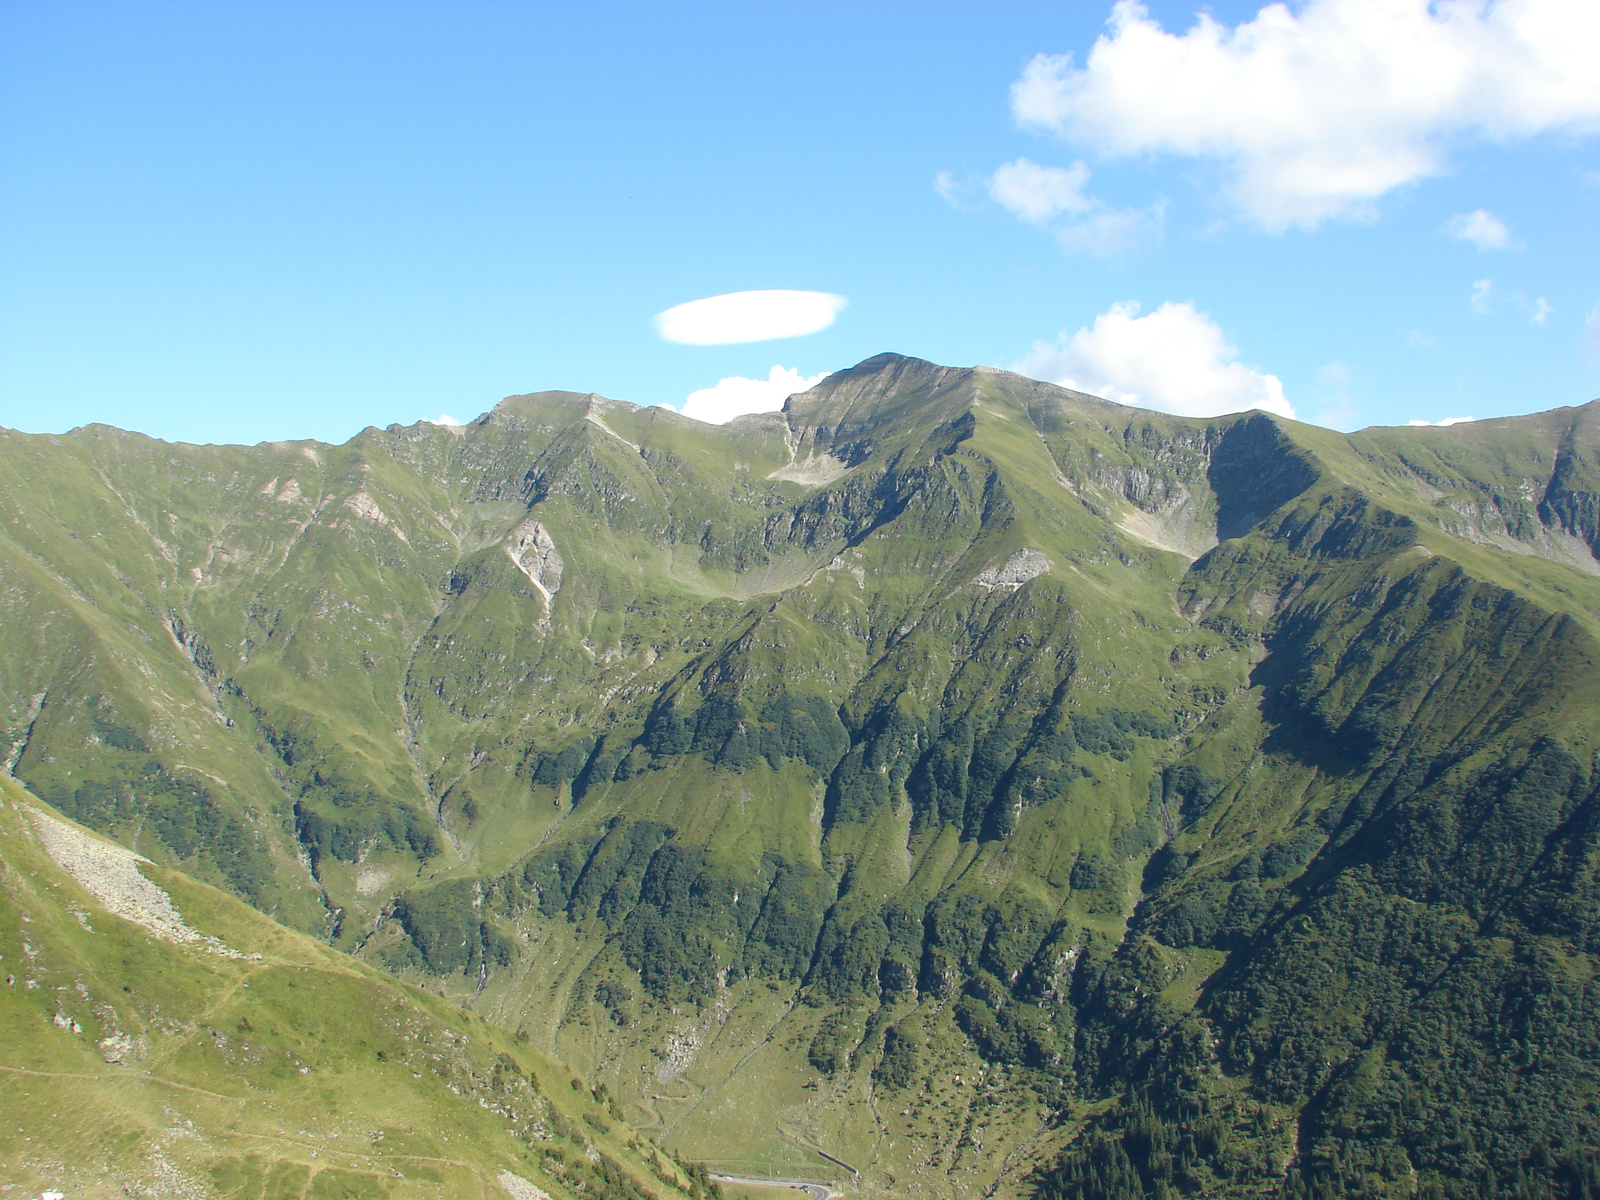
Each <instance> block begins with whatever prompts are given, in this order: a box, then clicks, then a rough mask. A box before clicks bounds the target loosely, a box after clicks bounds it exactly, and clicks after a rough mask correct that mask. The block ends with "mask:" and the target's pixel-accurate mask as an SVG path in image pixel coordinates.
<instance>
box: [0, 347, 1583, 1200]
mask: <svg viewBox="0 0 1600 1200" xmlns="http://www.w3.org/2000/svg"><path fill="white" fill-rule="evenodd" d="M1597 443H1600V416H1597V410H1596V406H1595V405H1589V406H1586V407H1584V408H1581V409H1566V410H1557V411H1556V412H1552V413H1546V414H1540V415H1538V416H1535V417H1528V418H1512V419H1508V420H1504V421H1496V422H1481V423H1478V424H1476V425H1462V426H1455V427H1451V428H1448V429H1415V430H1412V429H1397V430H1369V431H1366V432H1363V433H1360V434H1355V435H1349V436H1346V435H1341V434H1336V433H1332V432H1330V431H1327V430H1320V429H1316V428H1313V427H1308V426H1302V425H1297V424H1295V423H1293V422H1286V421H1281V420H1278V419H1276V418H1273V417H1269V416H1266V415H1263V414H1244V415H1240V416H1237V417H1228V418H1221V419H1216V420H1209V421H1208V420H1186V419H1180V418H1172V417H1166V416H1162V415H1159V414H1155V413H1148V412H1142V411H1139V410H1133V409H1128V408H1124V407H1121V406H1118V405H1114V404H1108V403H1106V402H1104V401H1100V400H1096V399H1094V398H1092V397H1086V396H1081V395H1079V394H1077V393H1072V392H1067V391H1064V390H1062V389H1059V388H1053V387H1050V386H1048V385H1045V384H1039V383H1035V382H1033V381H1030V380H1025V379H1021V378H1020V377H1017V376H1012V375H1008V374H1006V373H1004V372H998V371H992V370H987V369H982V368H979V369H975V370H955V369H950V368H941V367H935V366H933V365H931V364H927V363H921V362H918V361H917V360H911V359H903V358H898V357H895V356H882V357H880V358H878V359H873V360H869V361H868V362H866V363H864V364H861V365H860V366H859V367H857V368H854V369H852V370H850V371H845V372H840V373H838V374H836V375H834V376H831V377H830V378H829V379H828V380H827V381H825V382H824V383H823V384H822V385H821V386H819V387H818V388H816V389H814V390H813V391H811V392H808V393H805V394H803V395H801V396H796V397H794V398H792V399H791V401H790V402H789V405H788V407H787V409H786V410H785V412H784V413H783V414H762V415H759V416H753V417H744V418H740V419H738V420H736V421H734V422H732V423H730V424H729V425H727V426H722V427H709V426H703V425H699V424H697V423H695V422H692V421H689V420H686V419H685V418H682V417H681V416H679V415H677V414H675V413H672V412H670V411H667V410H661V409H638V408H634V407H633V406H630V405H624V404H619V403H616V402H612V401H606V400H602V399H599V398H597V397H593V396H584V395H578V394H572V393H544V394H540V395H535V396H527V397H515V398H512V399H510V400H508V401H505V402H504V403H502V404H501V405H500V406H498V407H497V408H496V409H495V410H494V412H492V413H490V414H488V415H486V416H485V417H484V418H482V419H481V420H479V421H477V422H475V423H473V424H472V425H469V426H467V427H465V428H463V429H453V430H452V429H444V428H440V427H435V426H429V425H418V426H413V427H409V428H400V427H391V428H390V429H389V430H386V431H378V430H369V431H367V432H366V433H364V434H362V435H361V436H360V437H358V438H356V439H354V440H353V441H352V442H350V443H348V444H346V445H344V446H339V447H333V446H324V445H316V444H312V443H293V444H279V445H266V446H260V447H253V448H236V447H188V446H170V445H166V444H162V443H155V442H151V441H149V440H148V439H141V438H138V437H136V436H134V435H128V434H121V433H118V432H116V431H111V430H104V429H91V430H84V431H78V432H75V433H74V434H71V435H67V436H64V437H60V438H33V437H27V436H24V435H19V434H10V435H6V436H5V437H3V438H0V457H3V458H4V460H5V462H6V464H7V466H8V467H9V468H10V470H9V472H8V473H7V474H5V475H4V476H0V505H3V506H4V507H3V509H0V514H3V517H4V519H3V520H0V570H3V572H4V583H5V591H4V602H5V603H6V604H7V606H8V609H7V611H8V620H9V621H10V622H11V625H12V627H13V628H26V629H29V630H30V631H37V633H36V634H34V635H32V636H29V637H28V638H18V639H12V640H11V642H9V643H8V644H6V645H5V646H3V647H0V678H3V679H4V681H5V683H6V693H5V695H6V700H7V702H8V703H9V704H10V705H11V710H10V714H9V716H8V718H7V720H8V721H9V724H10V726H11V728H12V733H11V735H10V738H9V740H10V742H11V745H12V755H13V760H14V768H15V771H16V773H17V775H18V776H19V777H20V778H22V779H24V780H26V781H27V782H28V783H29V784H30V785H31V786H32V787H33V788H34V789H35V790H36V791H38V792H39V794H40V795H42V796H44V797H46V798H47V799H49V800H50V801H51V802H52V803H54V804H56V805H58V806H59V807H61V808H62V810H63V811H65V812H68V813H69V814H71V815H72V816H74V817H76V818H77V819H79V820H82V821H84V822H86V823H88V824H91V825H93V826H94V827H96V828H99V829H103V830H105V831H107V832H108V833H110V834H112V835H113V836H116V837H119V838H121V839H123V840H125V841H127V842H128V843H129V844H134V845H137V846H138V847H139V848H140V849H141V850H142V851H144V852H145V853H148V854H150V855H151V856H152V857H154V858H157V859H158V860H160V861H163V862H167V863H173V864H178V863H181V864H182V865H183V866H184V867H185V869H187V870H190V871H192V872H194V873H196V874H198V875H201V876H203V877H205V878H207V879H208V880H209V881H211V882H213V883H216V884H218V885H219V886H223V887H227V888H230V889H231V890H233V891H234V892H235V893H237V894H239V895H241V896H244V897H245V898H247V899H249V900H250V901H251V902H252V903H254V904H256V905H257V906H258V907H261V908H263V909H265V910H267V911H270V912H273V913H275V914H276V915H278V916H279V917H280V918H281V919H283V920H285V921H288V922H290V923H293V924H297V925H299V926H300V927H301V928H303V929H306V930H310V931H313V932H316V933H321V934H323V935H325V936H327V937H329V938H331V939H332V940H333V942H334V944H335V945H337V946H339V947H341V948H344V949H349V950H353V951H356V952H357V953H358V954H359V956H360V957H361V958H363V959H365V960H367V961H369V962H373V963H377V964H381V965H383V966H385V967H387V968H388V969H390V970H392V971H395V972H398V973H400V974H401V975H402V976H404V977H406V978H408V979H411V980H412V981H414V982H424V983H427V984H428V985H429V986H431V987H438V986H442V987H443V988H444V989H445V990H446V991H447V992H448V993H450V994H452V995H454V996H456V997H458V998H460V999H462V1000H470V1001H471V1002H472V1003H473V1004H474V1005H475V1007H476V1008H477V1010H478V1011H480V1012H482V1013H484V1014H486V1015H488V1016H489V1017H490V1018H491V1019H493V1020H494V1021H496V1022H497V1023H499V1024H500V1025H502V1026H504V1027H505V1028H506V1029H509V1030H514V1031H522V1032H523V1033H524V1034H525V1035H526V1036H527V1037H528V1038H529V1039H530V1040H531V1041H532V1042H533V1043H534V1044H537V1045H539V1046H541V1047H543V1048H545V1049H547V1050H550V1051H553V1052H555V1053H556V1054H558V1055H559V1056H561V1057H563V1058H565V1059H566V1060H568V1061H569V1062H571V1063H573V1064H574V1065H575V1066H577V1067H579V1068H580V1069H581V1070H583V1071H585V1072H586V1073H588V1074H589V1075H590V1076H591V1077H593V1078H596V1079H599V1080H603V1081H604V1082H605V1083H606V1084H607V1086H608V1087H609V1088H610V1090H611V1092H612V1094H614V1095H615V1096H617V1097H618V1098H619V1102H620V1103H621V1104H622V1106H623V1111H624V1112H625V1113H626V1115H627V1116H628V1119H629V1120H630V1121H631V1122H634V1123H636V1124H638V1125H640V1126H643V1127H646V1128H649V1129H652V1130H654V1131H655V1132H656V1133H657V1134H659V1135H660V1136H661V1137H663V1138H664V1139H665V1140H666V1141H667V1142H668V1143H669V1144H671V1145H674V1146H676V1147H678V1148H679V1149H680V1150H682V1151H683V1152H684V1153H685V1155H687V1156H689V1157H693V1158H704V1159H707V1160H711V1161H714V1162H718V1163H721V1164H723V1165H725V1166H727V1167H729V1168H730V1169H738V1170H741V1171H744V1172H746V1173H758V1174H763V1173H764V1174H776V1175H782V1176H784V1177H790V1178H793V1177H812V1176H816V1175H818V1174H823V1175H827V1174H828V1173H829V1172H832V1173H833V1175H834V1177H837V1178H840V1179H845V1178H851V1179H853V1180H854V1181H855V1182H856V1184H857V1185H858V1186H862V1187H867V1188H875V1189H881V1190H884V1191H886V1192H890V1193H894V1194H929V1195H943V1194H962V1193H965V1192H967V1191H970V1190H972V1189H980V1190H984V1189H989V1188H995V1189H998V1190H1003V1191H1005V1192H1007V1193H1010V1194H1014V1193H1017V1192H1026V1191H1029V1190H1032V1189H1033V1188H1035V1187H1037V1186H1041V1181H1042V1186H1044V1187H1045V1188H1046V1189H1047V1190H1052V1191H1055V1192H1060V1193H1061V1194H1080V1193H1082V1194H1103V1195H1121V1194H1143V1193H1157V1194H1158V1193H1159V1192H1160V1190H1161V1189H1162V1188H1172V1189H1177V1190H1188V1191H1199V1192H1217V1193H1219V1194H1221V1193H1241V1194H1242V1193H1247V1192H1248V1193H1252V1194H1254V1193H1259V1192H1261V1191H1263V1190H1266V1191H1273V1190H1282V1189H1287V1190H1288V1191H1290V1192H1293V1193H1295V1194H1298V1193H1299V1192H1300V1191H1305V1190H1307V1189H1309V1190H1310V1191H1312V1192H1316V1193H1318V1194H1321V1193H1324V1192H1326V1193H1330V1194H1347V1193H1350V1192H1352V1191H1359V1190H1360V1189H1362V1188H1368V1189H1371V1190H1374V1191H1376V1192H1378V1193H1384V1192H1386V1191H1392V1192H1393V1193H1394V1194H1397V1195H1406V1194H1410V1190H1414V1189H1415V1188H1416V1187H1419V1186H1426V1187H1428V1188H1433V1187H1435V1186H1437V1187H1439V1188H1444V1189H1446V1190H1447V1191H1449V1190H1454V1191H1458V1192H1461V1193H1462V1194H1476V1192H1477V1191H1481V1190H1482V1188H1483V1187H1484V1186H1485V1182H1484V1181H1485V1179H1486V1178H1488V1177H1489V1176H1491V1175H1492V1176H1493V1177H1494V1178H1495V1179H1496V1180H1498V1181H1499V1182H1500V1183H1503V1184H1504V1185H1505V1186H1507V1187H1513V1186H1520V1185H1518V1184H1517V1182H1516V1181H1517V1180H1518V1179H1519V1178H1520V1179H1522V1180H1524V1182H1527V1181H1530V1180H1531V1181H1532V1182H1527V1186H1528V1187H1531V1188H1535V1189H1537V1188H1540V1187H1550V1188H1554V1189H1556V1190H1557V1191H1558V1192H1559V1191H1560V1189H1562V1188H1569V1189H1570V1187H1571V1186H1578V1182H1575V1181H1581V1180H1582V1179H1583V1178H1586V1177H1587V1176H1586V1172H1589V1171H1590V1170H1591V1169H1592V1161H1593V1160H1592V1155H1591V1151H1592V1149H1593V1148H1594V1146H1595V1144H1596V1142H1595V1138H1596V1133H1595V1118H1594V1113H1593V1110H1592V1109H1591V1108H1590V1107H1589V1105H1590V1104H1591V1103H1593V1102H1595V1101H1596V1100H1600V1088H1597V1086H1596V1081H1595V1079H1594V1068H1593V1066H1592V1063H1593V1061H1595V1060H1594V1058H1593V1056H1588V1057H1586V1056H1585V1055H1586V1052H1585V1051H1583V1050H1582V1047H1583V1046H1585V1045H1588V1044H1589V1043H1588V1041H1586V1039H1592V1038H1594V1037H1595V1036H1596V1029H1597V1024H1596V1018H1595V1009H1594V1004H1593V997H1592V995H1591V991H1590V984H1589V982H1588V980H1589V979H1590V978H1591V977H1592V974H1593V972H1592V966H1593V964H1592V963H1591V960H1590V958H1589V955H1590V944H1589V941H1588V938H1589V936H1590V935H1589V933H1588V929H1589V925H1588V923H1587V922H1588V921H1589V918H1588V917H1587V916H1586V915H1584V914H1586V913H1588V912H1590V911H1592V910H1593V902H1594V901H1596V900H1600V897H1597V896H1595V895H1594V874H1593V858H1592V856H1593V846H1592V844H1591V841H1590V840H1587V839H1588V838H1589V834H1588V833H1586V832H1585V831H1586V830H1588V829H1589V828H1590V823H1591V822H1593V821H1594V820H1595V818H1596V815H1597V814H1596V811H1595V805H1596V793H1595V787H1596V783H1595V778H1594V776H1595V770H1596V768H1595V761H1594V754H1595V750H1596V746H1595V738H1596V733H1597V731H1600V693H1597V688H1600V682H1597V681H1600V671H1596V669H1595V668H1596V656H1597V652H1600V651H1597V642H1596V630H1597V627H1600V626H1597V622H1600V579H1597V573H1600V564H1597V562H1596V559H1595V553H1594V551H1595V548H1596V547H1597V546H1600V500H1597V491H1596V479H1597V477H1600V476H1597V468H1596V461H1597V452H1596V447H1597ZM1552 956H1553V957H1552ZM1487 994H1495V995H1523V994H1526V995H1527V996H1529V997H1536V998H1537V1000H1534V999H1530V1000H1529V1001H1528V1003H1529V1004H1532V1005H1534V1006H1535V1007H1534V1008H1529V1009H1527V1011H1526V1013H1525V1014H1524V1015H1522V1016H1513V1015H1508V1014H1507V1012H1499V1011H1497V1012H1495V1013H1489V1012H1487V1011H1486V1010H1484V1008H1483V997H1484V996H1485V995H1487ZM1539 1005H1545V1006H1553V1007H1551V1008H1550V1009H1549V1011H1548V1012H1546V1011H1545V1009H1543V1008H1538V1006H1539ZM1536 1009H1537V1012H1536V1011H1535V1010H1536ZM1552 1014H1556V1015H1552ZM1511 1063H1514V1064H1515V1067H1514V1069H1513V1067H1511V1066H1508V1065H1507V1064H1511ZM1508 1072H1510V1073H1509V1074H1508ZM958 1077H959V1079H958ZM1502 1093H1505V1094H1507V1095H1513V1096H1517V1097H1521V1099H1517V1100H1513V1101H1507V1102H1506V1104H1501V1103H1500V1102H1498V1101H1495V1102H1490V1101H1488V1100H1486V1099H1485V1098H1484V1097H1485V1096H1488V1095H1500V1094H1502ZM1507 1105H1509V1107H1507ZM819 1151H822V1152H826V1154H828V1155H832V1156H833V1158H834V1159H837V1160H842V1161H843V1162H845V1163H848V1164H850V1166H851V1167H853V1168H855V1169H856V1171H858V1172H859V1177H855V1176H848V1173H846V1172H845V1171H844V1169H843V1168H841V1167H839V1166H837V1165H836V1164H835V1163H833V1162H831V1161H830V1160H829V1159H828V1158H827V1157H825V1156H823V1155H820V1154H819V1153H818V1152H819ZM1063 1151H1065V1157H1064V1158H1063V1157H1061V1155H1062V1153H1063ZM1519 1171H1520V1172H1521V1175H1520V1176H1519V1175H1518V1174H1517V1173H1518V1172H1519ZM1086 1189H1087V1190H1086ZM1096 1189H1098V1191H1096ZM1408 1189H1409V1190H1408Z"/></svg>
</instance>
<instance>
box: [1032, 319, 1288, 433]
mask: <svg viewBox="0 0 1600 1200" xmlns="http://www.w3.org/2000/svg"><path fill="white" fill-rule="evenodd" d="M1238 355H1239V352H1238V350H1237V349H1236V348H1235V347H1234V346H1232V345H1230V344H1229V343H1228V340H1227V338H1226V337H1224V336H1223V332H1222V329H1221V327H1219V326H1218V325H1217V324H1216V322H1214V321H1212V320H1211V318H1210V317H1208V316H1206V315H1205V314H1204V313H1201V312H1197V311H1195V308H1194V306H1193V305H1191V304H1174V303H1172V302H1170V301H1169V302H1168V303H1166V304H1163V305H1162V306H1161V307H1160V308H1158V309H1156V310H1155V311H1154V312H1153V313H1150V314H1149V315H1148V316H1143V317H1141V316H1140V315H1139V305H1138V303H1137V302H1135V301H1131V300H1129V301H1125V302H1123V303H1119V304H1113V305H1112V306H1111V309H1110V311H1109V312H1103V313H1101V314H1100V315H1099V316H1098V317H1096V318H1095V319H1094V325H1093V327H1092V328H1086V329H1079V330H1078V331H1077V332H1076V333H1074V334H1072V335H1071V336H1070V337H1069V336H1068V335H1067V334H1066V333H1065V332H1064V331H1063V333H1062V334H1061V336H1060V337H1059V338H1058V339H1057V340H1056V341H1055V342H1053V343H1052V342H1035V343H1034V344H1033V349H1032V351H1030V352H1029V353H1028V354H1027V355H1026V356H1025V357H1024V358H1023V359H1022V360H1021V361H1020V362H1018V363H1017V364H1016V365H1015V366H1014V367H1013V368H1012V369H1013V370H1015V371H1018V372H1020V373H1021V374H1023V375H1030V376H1032V377H1033V378H1035V379H1045V380H1049V381H1050V382H1052V383H1059V384H1061V385H1062V386H1064V387H1070V388H1076V389H1077V390H1079V391H1083V392H1089V393H1092V394H1094V395H1098V396H1104V397H1106V398H1107V399H1108V400H1116V401H1118V402H1120V403H1122V404H1135V405H1139V406H1141V407H1144V408H1155V409H1160V410H1161V411H1162V412H1170V413H1176V414H1178V415H1179V416H1185V417H1213V416H1219V415H1221V414H1223V413H1232V412H1242V411H1244V410H1246V409H1251V408H1262V409H1266V410H1267V411H1268V412H1274V413H1277V414H1279V415H1280V416H1285V417H1293V416H1294V409H1293V408H1292V407H1291V406H1290V404H1289V402H1288V401H1287V400H1286V399H1284V395H1283V384H1282V382H1280V381H1279V379H1278V377H1277V376H1276V375H1267V374H1264V373H1262V372H1260V371H1257V370H1256V369H1255V368H1253V367H1248V366H1246V365H1245V364H1243V363H1240V362H1237V361H1235V360H1236V359H1237V358H1238Z"/></svg>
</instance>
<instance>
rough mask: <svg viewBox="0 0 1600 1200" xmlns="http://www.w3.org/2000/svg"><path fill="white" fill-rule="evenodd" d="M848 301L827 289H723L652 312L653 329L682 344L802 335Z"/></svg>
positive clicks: (720, 343)
mask: <svg viewBox="0 0 1600 1200" xmlns="http://www.w3.org/2000/svg"><path fill="white" fill-rule="evenodd" d="M847 303H849V302H848V301H847V300H846V299H845V298H844V297H843V296H835V295H832V294H831V293H829V292H796V291H785V290H781V289H774V290H769V291H758V292H727V293H724V294H723V295H721V296H707V297H706V298H705V299H703V300H691V301H689V302H688V303H687V304H679V305H675V306H674V307H672V308H669V309H667V310H666V311H665V312H660V313H657V314H656V318H655V321H656V332H657V333H659V334H660V335H661V337H662V340H663V341H668V342H678V343H681V344H682V345H685V346H727V345H732V344H733V343H736V342H765V341H770V340H771V339H773V338H790V337H802V336H804V335H805V334H808V333H816V332H817V331H818V330H820V329H826V328H827V327H828V326H829V325H832V324H833V322H834V320H835V318H836V317H838V315H839V313H840V311H841V310H842V309H843V308H844V306H845V305H846V304H847Z"/></svg>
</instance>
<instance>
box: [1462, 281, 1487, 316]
mask: <svg viewBox="0 0 1600 1200" xmlns="http://www.w3.org/2000/svg"><path fill="white" fill-rule="evenodd" d="M1493 298H1494V281H1493V280H1492V279H1475V280H1473V281H1472V294H1471V295H1469V296H1468V297H1467V303H1468V304H1470V305H1472V311H1473V312H1476V313H1486V312H1488V311H1489V305H1490V303H1491V302H1492V300H1493Z"/></svg>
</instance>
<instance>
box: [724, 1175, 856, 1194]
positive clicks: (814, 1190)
mask: <svg viewBox="0 0 1600 1200" xmlns="http://www.w3.org/2000/svg"><path fill="white" fill-rule="evenodd" d="M711 1178H713V1179H719V1180H721V1181H722V1182H723V1183H745V1184H751V1185H753V1186H755V1187H775V1188H779V1187H781V1188H793V1189H794V1190H795V1191H797V1192H804V1193H805V1194H806V1196H807V1200H834V1197H836V1196H838V1195H839V1193H838V1192H836V1191H834V1190H833V1189H832V1188H831V1187H829V1186H828V1185H827V1184H825V1183H816V1182H813V1181H811V1180H807V1179H757V1178H756V1177H755V1176H754V1175H717V1174H713V1175H712V1176H711Z"/></svg>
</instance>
